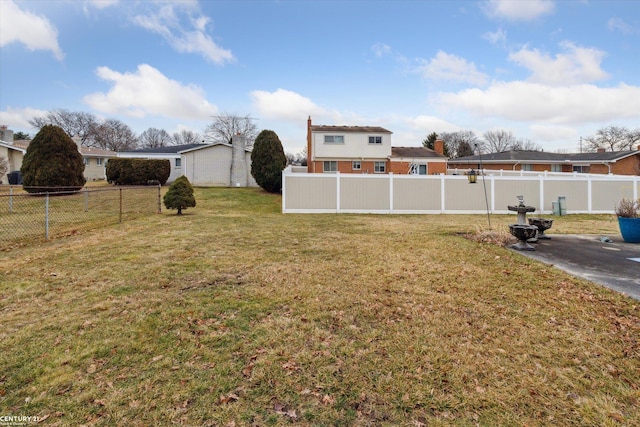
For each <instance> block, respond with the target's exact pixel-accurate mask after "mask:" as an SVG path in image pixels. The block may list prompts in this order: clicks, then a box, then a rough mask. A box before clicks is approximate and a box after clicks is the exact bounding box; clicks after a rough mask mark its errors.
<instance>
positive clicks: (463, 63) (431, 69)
mask: <svg viewBox="0 0 640 427" xmlns="http://www.w3.org/2000/svg"><path fill="white" fill-rule="evenodd" d="M418 62H419V63H420V64H421V65H420V66H419V67H418V68H417V71H418V72H420V73H421V74H422V76H423V77H424V78H426V79H430V80H447V81H456V82H463V83H471V84H477V85H483V84H485V83H486V81H487V75H486V74H484V73H481V72H480V71H478V69H477V68H476V65H475V64H474V63H473V62H468V61H467V60H466V59H464V58H460V57H459V56H456V55H451V54H448V53H446V52H442V51H439V52H438V53H437V54H436V56H435V57H434V58H431V59H430V60H428V61H427V60H425V59H418Z"/></svg>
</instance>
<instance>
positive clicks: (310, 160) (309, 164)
mask: <svg viewBox="0 0 640 427" xmlns="http://www.w3.org/2000/svg"><path fill="white" fill-rule="evenodd" d="M314 172H315V165H314V163H313V151H312V145H311V116H309V118H308V119H307V173H314Z"/></svg>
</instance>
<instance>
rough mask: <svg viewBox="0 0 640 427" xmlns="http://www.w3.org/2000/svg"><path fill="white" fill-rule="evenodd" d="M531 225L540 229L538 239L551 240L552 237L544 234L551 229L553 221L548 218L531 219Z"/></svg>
mask: <svg viewBox="0 0 640 427" xmlns="http://www.w3.org/2000/svg"><path fill="white" fill-rule="evenodd" d="M529 225H533V226H535V227H537V228H538V235H537V236H536V238H537V239H551V237H549V236H547V235H546V234H544V232H545V231H547V230H548V229H550V228H551V226H552V225H553V220H552V219H546V218H529Z"/></svg>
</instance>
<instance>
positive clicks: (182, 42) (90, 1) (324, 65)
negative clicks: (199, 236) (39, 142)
mask: <svg viewBox="0 0 640 427" xmlns="http://www.w3.org/2000/svg"><path fill="white" fill-rule="evenodd" d="M53 109H66V110H70V111H83V112H89V113H92V114H94V115H95V116H96V117H98V118H100V119H110V118H115V119H119V120H121V121H123V122H124V123H126V124H127V125H129V126H130V127H131V128H132V130H133V131H134V132H136V133H137V134H139V133H142V132H143V131H145V130H146V129H148V128H151V127H154V128H158V129H164V130H166V131H167V132H170V133H173V132H176V131H179V130H181V129H189V130H192V131H195V132H199V133H203V132H204V130H205V128H206V126H207V125H208V124H211V123H212V122H213V120H214V117H215V116H216V115H220V114H237V115H241V116H245V115H250V116H251V117H252V118H253V119H254V120H255V124H256V125H257V127H258V129H260V130H261V129H270V130H273V131H275V132H276V133H277V134H278V136H279V138H280V140H281V141H282V144H283V147H284V149H285V151H286V152H288V153H292V154H296V153H298V152H300V151H301V150H302V149H303V148H304V147H305V146H306V126H307V118H308V117H309V116H311V118H312V121H313V124H316V125H354V126H355V125H358V126H381V127H384V128H386V129H388V130H389V131H391V132H393V135H392V145H393V146H419V145H421V143H422V141H423V140H424V139H425V138H426V136H427V135H428V134H430V133H432V132H436V133H441V132H454V131H461V130H465V131H466V130H471V131H474V132H475V133H476V135H477V136H478V137H481V136H482V134H483V133H484V132H487V131H491V130H507V131H511V132H512V133H513V135H514V136H515V137H516V138H521V139H528V140H530V141H532V142H534V143H536V144H538V145H539V146H541V147H542V148H543V149H544V150H545V151H563V152H577V151H579V148H580V138H581V137H583V138H584V137H589V136H592V135H594V134H595V132H596V131H597V130H598V129H601V128H603V127H606V126H611V125H614V126H625V127H627V128H629V129H638V128H640V1H638V0H621V1H618V0H557V1H554V0H489V1H485V0H480V1H472V0H459V1H456V0H449V1H438V0H431V1H429V0H423V1H418V0H413V1H403V0H396V1H375V0H371V1H365V0H359V1H337V0H331V1H330V0H318V1H314V0H253V1H248V0H235V1H222V0H219V1H216V0H208V1H205V0H200V1H198V0H173V1H171V0H157V1H155V0H146V1H142V0H45V1H40V0H0V124H2V125H7V126H9V128H10V129H12V130H14V131H15V132H17V131H22V132H26V133H30V134H31V135H32V136H33V135H34V134H35V132H36V130H34V129H33V128H32V127H31V126H30V125H29V124H28V120H30V119H32V118H33V117H35V116H42V115H44V114H46V113H47V112H48V111H50V110H53Z"/></svg>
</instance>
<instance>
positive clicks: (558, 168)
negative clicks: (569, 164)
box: [551, 165, 562, 172]
mask: <svg viewBox="0 0 640 427" xmlns="http://www.w3.org/2000/svg"><path fill="white" fill-rule="evenodd" d="M551 172H562V165H551Z"/></svg>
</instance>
